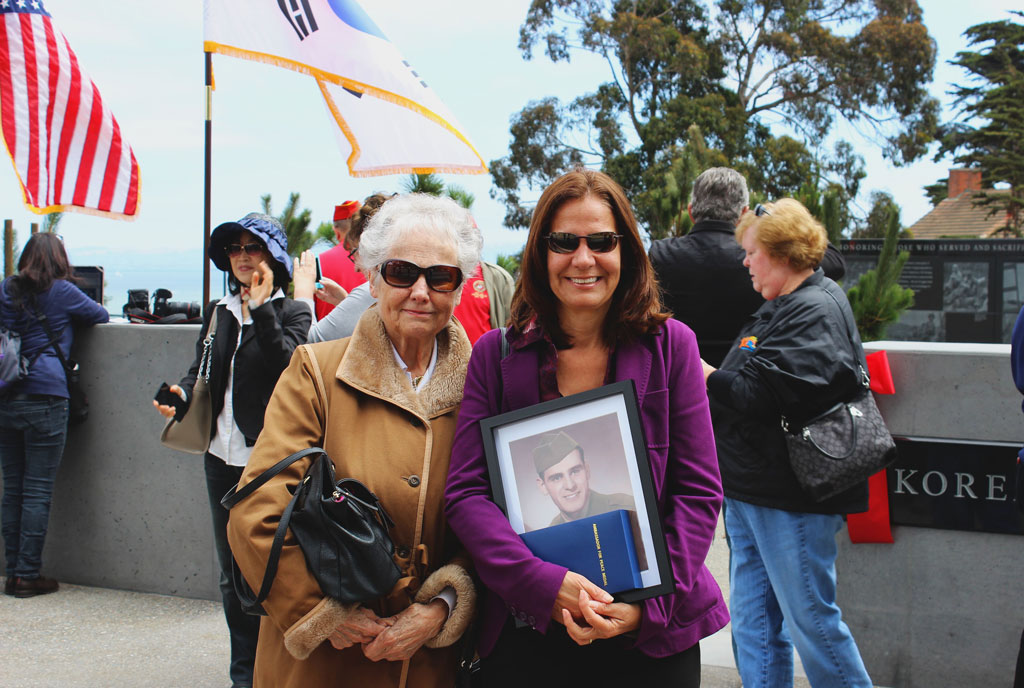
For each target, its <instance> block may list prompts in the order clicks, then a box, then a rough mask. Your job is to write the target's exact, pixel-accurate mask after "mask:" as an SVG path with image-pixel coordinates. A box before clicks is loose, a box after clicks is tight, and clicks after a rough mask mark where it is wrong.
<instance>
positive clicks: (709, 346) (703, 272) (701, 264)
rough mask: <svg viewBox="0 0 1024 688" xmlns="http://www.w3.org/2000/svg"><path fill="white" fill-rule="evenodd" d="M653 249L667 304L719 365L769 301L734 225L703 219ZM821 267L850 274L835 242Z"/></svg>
mask: <svg viewBox="0 0 1024 688" xmlns="http://www.w3.org/2000/svg"><path fill="white" fill-rule="evenodd" d="M649 255H650V258H651V263H652V264H653V265H654V271H655V273H656V274H657V276H658V283H659V284H660V285H661V289H662V293H663V296H664V302H665V307H666V308H668V310H670V311H672V313H673V315H674V317H675V318H676V319H677V320H681V321H682V322H684V323H686V324H687V325H689V326H690V329H692V330H693V333H694V334H695V335H697V344H698V346H699V347H700V355H701V358H703V359H704V360H705V361H707V362H708V363H710V364H711V365H713V366H715V367H718V366H720V365H721V363H722V360H723V359H724V358H725V355H726V353H728V351H729V349H730V348H731V346H732V342H733V340H734V339H736V334H737V333H738V332H739V331H740V328H741V327H742V326H743V323H745V322H746V321H747V319H748V318H749V317H750V315H751V314H752V313H753V312H754V311H756V310H757V309H758V308H760V307H761V304H763V303H764V299H763V298H761V295H760V294H758V293H757V292H756V291H754V287H753V285H752V284H751V281H750V273H749V272H747V269H746V268H745V267H743V257H744V253H743V247H741V246H740V245H739V244H738V243H736V236H735V227H734V226H733V225H732V224H731V223H729V222H722V221H720V220H702V221H700V222H698V223H696V224H695V225H694V226H693V229H692V230H690V233H689V234H687V235H686V236H683V237H672V238H670V239H661V240H659V241H655V242H654V243H652V244H651V250H650V253H649ZM821 267H822V269H823V270H824V271H825V275H826V276H828V277H830V278H832V279H833V280H840V279H842V278H843V275H845V274H846V263H845V261H844V260H843V256H842V254H840V253H839V251H838V250H836V248H835V247H834V246H832V245H831V244H829V247H828V250H827V251H826V252H825V257H824V258H823V259H822V261H821Z"/></svg>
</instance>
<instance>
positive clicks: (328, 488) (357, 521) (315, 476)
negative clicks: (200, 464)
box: [221, 447, 401, 614]
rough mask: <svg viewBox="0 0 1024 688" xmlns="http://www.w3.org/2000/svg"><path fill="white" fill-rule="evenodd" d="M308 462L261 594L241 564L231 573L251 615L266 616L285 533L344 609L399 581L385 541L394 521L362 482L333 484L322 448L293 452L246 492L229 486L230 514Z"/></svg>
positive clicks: (282, 524) (323, 588) (391, 547)
mask: <svg viewBox="0 0 1024 688" xmlns="http://www.w3.org/2000/svg"><path fill="white" fill-rule="evenodd" d="M307 456H315V457H316V458H315V459H314V460H313V463H312V464H311V465H310V467H309V469H308V470H307V471H306V475H305V476H304V477H303V478H302V481H301V482H299V484H298V485H296V486H295V491H294V496H293V497H292V499H291V501H290V502H288V506H286V507H285V509H284V512H283V513H282V514H281V520H280V522H279V523H278V526H277V532H276V533H275V534H274V542H273V544H272V545H271V548H270V556H269V557H268V558H267V568H266V571H265V572H264V574H263V581H262V583H261V584H260V591H259V593H258V594H253V591H252V588H251V587H250V586H249V585H248V583H247V582H246V580H245V579H244V578H243V577H242V576H241V575H240V574H239V572H238V567H237V565H236V566H234V567H233V571H232V574H233V578H234V584H235V591H236V592H237V593H238V597H239V600H240V601H241V603H242V609H243V610H245V611H246V612H248V613H250V614H266V611H264V609H263V601H264V600H265V599H267V595H269V594H270V588H271V586H273V584H274V578H275V576H276V575H277V564H278V560H279V559H280V557H281V548H282V546H283V545H284V537H285V533H286V532H287V530H288V528H291V530H292V534H293V535H294V536H295V539H296V541H298V543H299V547H300V548H301V549H302V554H303V555H304V556H305V558H306V565H307V566H308V567H309V571H310V573H312V574H313V577H314V578H316V581H317V583H318V584H319V585H320V590H321V591H322V592H323V593H324V595H326V596H327V597H331V598H333V599H335V600H338V601H339V602H345V603H352V602H364V601H366V600H372V599H376V598H378V597H381V596H383V595H386V594H387V593H389V592H390V591H391V589H392V587H394V584H395V582H397V581H398V579H399V577H400V576H401V573H400V571H399V569H398V565H397V564H395V561H394V558H393V555H394V551H395V547H394V544H393V543H392V542H391V538H390V536H389V535H388V529H389V528H391V527H393V526H394V525H395V524H394V521H392V520H391V517H390V516H388V514H387V512H386V511H385V510H384V507H383V506H382V505H381V503H380V500H378V499H377V496H376V495H375V494H373V493H372V492H371V491H370V490H369V489H368V488H367V487H366V486H365V485H363V484H362V483H361V482H359V481H358V480H356V479H354V478H342V479H341V480H336V479H335V477H334V464H333V463H331V460H330V458H328V456H327V453H326V452H324V450H323V449H321V448H320V447H311V448H309V449H303V450H302V451H298V452H295V453H294V454H292V455H291V456H289V457H287V458H285V459H282V460H281V461H278V462H277V463H276V464H274V465H273V466H272V467H271V468H269V469H267V470H266V471H264V472H263V473H261V474H260V475H259V476H257V477H256V478H254V479H253V480H252V481H251V482H249V483H247V484H246V485H245V486H243V487H242V488H241V489H238V487H237V486H235V487H233V488H231V490H230V491H229V492H228V493H227V494H226V495H224V498H223V499H222V500H221V504H222V505H223V506H224V508H226V509H231V507H233V506H235V505H236V504H238V503H239V502H240V501H242V500H243V499H245V498H246V497H248V496H249V495H251V494H252V493H253V492H255V491H256V490H257V489H259V488H260V487H261V486H262V485H264V484H266V482H267V481H268V480H270V479H271V478H273V477H274V476H275V475H277V474H278V473H280V472H281V471H283V470H284V469H285V468H287V467H288V466H290V465H292V464H293V463H295V462H296V461H299V460H301V459H304V458H306V457H307Z"/></svg>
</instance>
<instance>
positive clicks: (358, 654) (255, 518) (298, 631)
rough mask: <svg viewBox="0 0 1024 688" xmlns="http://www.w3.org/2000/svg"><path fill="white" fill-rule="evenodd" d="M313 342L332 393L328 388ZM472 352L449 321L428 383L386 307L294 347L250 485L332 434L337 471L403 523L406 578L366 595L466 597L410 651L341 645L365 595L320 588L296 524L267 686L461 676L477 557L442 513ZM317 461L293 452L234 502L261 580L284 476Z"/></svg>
mask: <svg viewBox="0 0 1024 688" xmlns="http://www.w3.org/2000/svg"><path fill="white" fill-rule="evenodd" d="M310 350H312V353H313V354H314V355H315V359H316V361H317V363H318V364H319V365H318V367H319V369H320V372H321V374H322V376H323V380H324V383H325V389H326V397H327V398H326V399H324V398H322V397H321V394H320V393H319V391H318V389H317V384H316V371H315V370H314V366H313V363H312V361H311V358H310ZM469 353H470V345H469V340H468V339H467V338H466V334H465V332H464V331H463V330H462V328H461V326H459V325H457V324H455V323H454V322H453V323H449V325H448V326H447V327H446V328H445V329H444V330H442V331H441V333H440V334H439V335H438V355H437V366H436V368H435V371H434V374H433V377H432V378H431V380H430V381H429V383H428V384H427V386H426V388H424V390H423V391H422V392H421V393H420V394H418V395H417V394H416V393H415V392H414V391H413V389H412V386H411V384H410V383H409V379H408V377H407V376H406V375H405V373H403V372H402V371H401V370H400V369H399V368H398V365H397V364H396V362H395V359H394V353H393V349H392V346H391V343H390V340H389V339H388V338H387V335H386V333H385V331H384V325H383V321H382V320H381V318H380V315H379V314H378V310H377V309H376V308H371V309H370V310H368V311H367V312H366V314H364V316H363V317H362V319H361V320H360V321H359V323H358V325H357V326H356V329H355V332H354V333H353V335H352V337H351V338H350V339H342V340H337V341H332V342H325V343H322V344H313V345H305V346H301V347H299V348H298V349H297V350H296V352H295V355H294V357H293V358H292V361H291V365H289V367H288V369H287V370H285V372H284V373H283V374H282V375H281V378H280V380H279V382H278V384H277V387H276V389H275V390H274V396H273V397H272V399H271V400H270V404H269V406H268V407H267V413H266V421H265V425H264V430H263V433H262V434H261V435H260V438H259V441H257V443H256V446H255V449H254V451H253V454H252V457H251V458H250V459H249V464H248V466H247V467H246V470H245V473H244V474H243V476H242V480H241V484H245V483H247V482H249V481H250V480H252V479H253V478H254V477H255V476H257V475H259V474H260V473H262V472H263V471H264V470H266V469H267V468H269V467H270V466H272V465H273V464H274V463H276V462H277V461H279V460H280V459H282V458H284V457H286V456H288V455H289V454H291V453H293V452H295V451H298V450H300V449H304V448H306V447H311V446H323V447H324V448H325V449H326V451H327V455H328V456H330V457H331V460H332V461H333V462H334V464H335V469H336V474H337V475H338V477H339V478H340V477H352V478H356V479H358V480H360V481H362V482H363V483H364V484H365V485H366V486H367V487H369V488H370V490H372V491H373V492H374V493H376V495H377V496H378V497H379V498H380V500H381V503H382V504H383V505H384V508H385V509H387V511H388V513H389V514H390V515H391V517H392V518H393V519H394V521H395V523H396V525H395V527H394V528H393V529H392V530H391V538H392V540H393V541H394V543H395V548H396V556H395V561H396V562H397V563H398V565H399V568H401V570H402V572H403V574H404V576H405V577H404V578H403V579H402V580H401V581H400V582H399V584H398V585H396V588H395V590H393V591H392V593H391V594H390V595H389V596H388V597H387V598H384V599H381V600H377V601H375V602H371V603H367V606H369V607H371V608H373V609H374V610H375V611H376V612H377V613H378V614H380V615H384V616H386V615H392V614H395V613H397V612H399V611H400V610H402V609H404V608H405V607H407V606H408V605H409V604H410V603H411V602H412V601H413V600H414V599H415V600H416V601H425V600H429V599H430V598H431V597H433V596H434V595H435V594H437V592H439V591H440V590H442V589H443V588H444V587H445V586H448V585H450V586H453V587H454V588H455V590H456V593H457V595H458V601H457V602H456V605H455V609H454V610H453V611H452V614H451V616H450V618H449V619H448V621H447V623H446V624H445V626H444V627H443V628H442V629H441V632H440V634H438V636H437V637H435V638H434V639H432V640H431V641H429V642H428V643H427V647H424V648H423V649H421V650H420V651H418V652H417V653H416V654H415V655H414V656H413V657H412V659H411V660H410V661H408V662H387V661H381V662H371V661H370V660H368V659H366V657H365V656H363V654H362V651H361V649H360V648H359V647H358V646H356V647H350V648H347V649H345V650H340V651H339V650H335V649H334V647H333V646H331V644H330V642H329V641H325V639H326V638H327V637H328V636H329V635H330V634H331V632H332V631H333V630H334V629H335V628H336V627H337V625H338V624H339V623H340V621H341V620H342V619H343V618H344V617H345V616H346V614H348V613H351V611H352V609H354V608H355V606H351V607H346V606H343V605H341V604H339V603H338V602H336V601H334V600H331V599H327V598H325V597H324V596H323V594H322V593H321V592H320V588H319V586H318V585H317V583H316V580H315V579H314V578H313V577H312V576H311V575H310V573H309V571H308V569H307V567H306V562H305V560H304V559H303V556H302V552H301V550H300V549H299V547H298V545H297V544H296V542H295V540H294V539H293V537H292V535H291V533H290V532H289V534H288V537H287V538H286V540H285V546H284V549H283V551H282V553H281V561H280V567H279V569H278V573H277V577H276V579H275V580H274V585H273V587H272V588H271V590H270V595H269V597H268V598H267V600H266V602H264V604H263V606H264V608H265V609H266V610H267V613H268V615H269V616H268V617H265V618H264V619H263V620H262V623H261V625H260V635H259V644H258V646H257V653H256V673H255V685H256V686H257V687H262V688H287V687H290V686H294V687H296V688H298V687H300V686H301V687H302V688H308V687H310V686H373V687H374V688H377V687H379V686H399V687H401V686H404V685H406V684H407V683H408V685H410V686H416V687H419V686H433V685H452V684H453V681H454V674H455V669H456V664H457V662H458V651H459V643H457V642H456V641H457V640H458V639H459V638H460V637H461V636H462V634H463V632H464V631H465V629H466V627H467V626H468V624H469V621H470V619H471V618H472V615H473V609H474V605H475V591H474V589H473V583H472V580H471V579H470V577H469V575H468V573H467V569H468V563H467V561H468V560H467V559H466V558H465V556H464V554H463V553H461V547H460V545H459V543H458V542H457V541H456V539H455V537H454V535H453V534H452V532H451V530H450V529H449V528H448V524H447V522H446V521H445V518H444V487H445V478H446V477H447V474H448V460H449V456H450V453H451V447H452V440H453V436H454V433H455V419H456V414H457V412H458V408H459V403H460V401H461V399H462V386H463V382H464V380H465V376H466V365H467V363H468V361H469ZM325 429H326V430H325ZM322 443H323V444H322ZM309 463H310V461H309V460H303V461H299V462H296V463H294V464H292V466H291V467H289V468H288V469H287V470H285V471H284V472H283V473H281V474H280V475H279V476H277V477H275V478H273V479H272V480H271V481H270V482H269V483H267V484H266V485H264V486H263V487H261V488H260V489H258V490H257V491H256V492H255V493H253V494H252V495H251V496H250V497H248V498H246V499H244V500H242V501H241V502H240V503H239V504H238V505H236V506H235V507H234V508H233V509H232V510H231V518H230V522H229V524H228V539H229V541H230V543H231V549H232V551H233V552H234V555H235V558H236V559H237V561H238V565H239V568H240V569H241V571H242V573H243V575H244V576H245V578H246V580H247V581H248V582H249V584H250V585H251V586H252V587H253V589H254V590H258V589H259V586H260V583H261V581H262V577H263V573H264V568H265V566H266V561H267V560H266V558H267V555H268V552H269V550H270V544H271V542H272V540H273V537H274V531H275V529H276V527H277V523H278V520H279V518H280V515H281V512H282V510H283V509H284V507H285V505H286V504H287V503H288V501H289V499H290V498H291V494H290V493H289V492H288V489H287V488H288V486H294V485H296V484H297V483H298V482H299V481H300V480H301V479H302V476H303V475H304V474H305V472H306V470H307V468H308V467H309ZM453 643H454V646H453Z"/></svg>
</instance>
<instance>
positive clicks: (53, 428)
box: [0, 397, 68, 578]
mask: <svg viewBox="0 0 1024 688" xmlns="http://www.w3.org/2000/svg"><path fill="white" fill-rule="evenodd" d="M67 429H68V400H67V399H62V398H60V397H43V398H40V399H11V400H7V401H3V402H0V466H2V467H3V475H4V496H3V502H2V506H0V520H2V522H3V535H4V557H5V558H6V566H7V572H6V573H7V577H8V578H10V577H11V576H19V577H22V578H37V577H38V576H39V571H40V569H41V568H42V565H43V542H44V541H45V540H46V528H47V525H48V524H49V522H50V502H51V500H52V499H53V483H54V481H55V480H56V478H57V467H58V466H59V465H60V458H61V455H62V454H63V453H64V438H65V437H66V435H67Z"/></svg>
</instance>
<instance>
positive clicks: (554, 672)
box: [481, 617, 700, 688]
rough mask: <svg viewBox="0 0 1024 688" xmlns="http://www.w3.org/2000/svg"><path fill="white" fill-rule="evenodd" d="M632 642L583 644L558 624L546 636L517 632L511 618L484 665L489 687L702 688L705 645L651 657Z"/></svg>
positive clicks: (530, 632) (613, 640)
mask: <svg viewBox="0 0 1024 688" xmlns="http://www.w3.org/2000/svg"><path fill="white" fill-rule="evenodd" d="M631 645H632V643H631V641H630V640H628V639H626V638H611V639H608V640H595V641H594V642H593V644H591V645H577V644H576V642H575V641H574V640H573V639H572V638H570V637H569V634H568V633H567V632H566V630H565V627H564V626H562V625H561V624H559V623H556V622H554V621H552V622H551V625H550V626H549V627H548V632H547V634H545V635H541V634H540V633H538V632H537V631H535V630H533V629H532V628H520V629H517V628H515V625H514V623H513V622H512V619H511V617H509V620H508V622H507V623H506V624H505V628H504V629H502V632H501V636H500V637H499V638H498V644H497V645H496V646H495V647H494V650H493V651H492V652H491V654H490V655H488V656H487V657H485V658H484V659H483V661H482V662H481V668H482V672H483V685H484V687H485V688H504V687H505V686H508V687H509V688H513V687H515V688H547V687H548V686H550V687H551V688H566V686H587V688H597V687H599V686H609V687H612V686H614V687H615V688H629V687H630V686H672V688H699V686H700V645H694V646H693V647H691V648H690V649H688V650H684V651H683V652H680V653H678V654H675V655H671V656H669V657H662V658H655V657H648V656H647V655H645V654H643V653H642V652H640V651H639V650H635V649H633V648H632V647H630V646H631Z"/></svg>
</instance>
